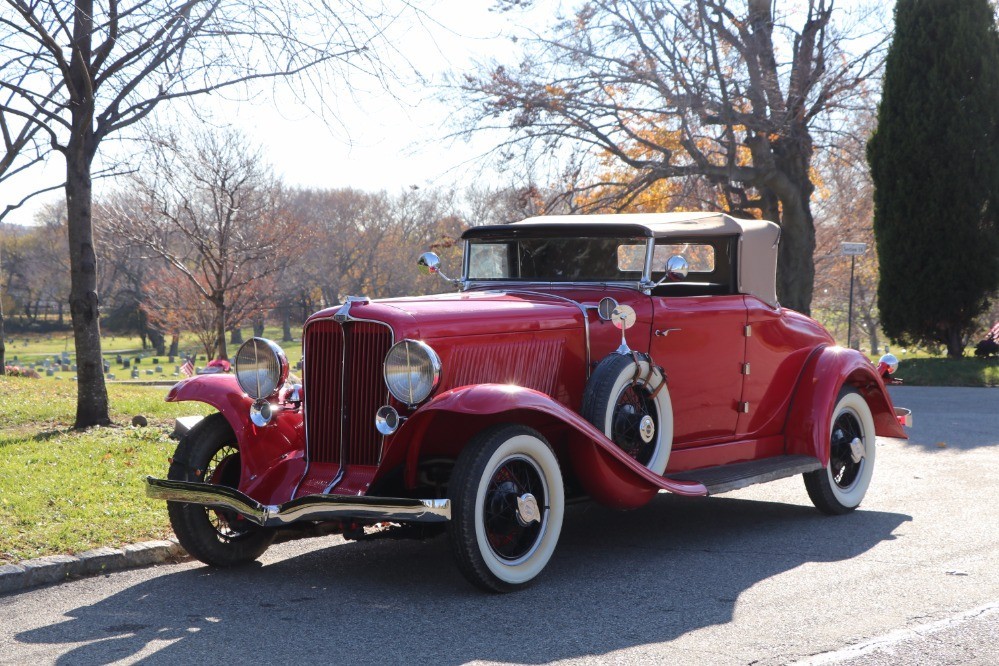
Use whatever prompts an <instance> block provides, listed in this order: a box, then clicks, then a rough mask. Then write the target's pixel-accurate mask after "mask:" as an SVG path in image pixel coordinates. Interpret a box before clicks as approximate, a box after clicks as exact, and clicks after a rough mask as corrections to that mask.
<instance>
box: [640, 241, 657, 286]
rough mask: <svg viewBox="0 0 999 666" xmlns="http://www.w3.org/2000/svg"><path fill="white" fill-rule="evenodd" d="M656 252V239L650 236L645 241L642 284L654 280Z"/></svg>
mask: <svg viewBox="0 0 999 666" xmlns="http://www.w3.org/2000/svg"><path fill="white" fill-rule="evenodd" d="M655 254H656V239H655V238H649V239H648V240H647V241H646V242H645V270H644V271H642V284H649V283H651V282H652V261H653V260H654V259H655ZM650 293H651V290H650Z"/></svg>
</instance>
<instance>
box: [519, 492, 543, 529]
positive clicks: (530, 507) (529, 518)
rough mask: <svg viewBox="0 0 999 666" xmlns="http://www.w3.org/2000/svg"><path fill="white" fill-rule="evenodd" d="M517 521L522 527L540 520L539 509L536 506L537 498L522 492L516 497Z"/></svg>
mask: <svg viewBox="0 0 999 666" xmlns="http://www.w3.org/2000/svg"><path fill="white" fill-rule="evenodd" d="M517 522H519V523H520V524H521V525H523V526H524V527H527V526H528V525H530V524H531V523H540V522H541V509H539V508H538V500H536V499H535V498H534V495H532V494H531V493H524V494H523V495H521V496H520V497H518V498H517Z"/></svg>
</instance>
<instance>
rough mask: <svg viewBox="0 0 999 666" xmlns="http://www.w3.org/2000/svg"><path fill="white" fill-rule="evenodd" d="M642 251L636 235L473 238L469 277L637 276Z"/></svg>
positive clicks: (596, 279) (594, 279)
mask: <svg viewBox="0 0 999 666" xmlns="http://www.w3.org/2000/svg"><path fill="white" fill-rule="evenodd" d="M645 251H646V241H645V239H635V238H606V237H604V238H516V239H481V240H479V239H472V240H470V241H469V246H468V276H467V279H469V280H524V281H536V282H638V281H639V280H641V279H642V273H643V269H644V268H645Z"/></svg>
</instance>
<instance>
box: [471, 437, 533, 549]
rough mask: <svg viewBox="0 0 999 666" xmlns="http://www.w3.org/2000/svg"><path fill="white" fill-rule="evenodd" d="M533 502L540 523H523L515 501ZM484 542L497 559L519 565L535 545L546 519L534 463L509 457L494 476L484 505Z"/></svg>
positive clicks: (518, 457)
mask: <svg viewBox="0 0 999 666" xmlns="http://www.w3.org/2000/svg"><path fill="white" fill-rule="evenodd" d="M528 495H529V496H531V497H533V498H534V500H535V502H536V503H537V505H538V507H539V509H541V511H542V514H541V516H542V517H541V519H540V520H536V521H530V522H525V520H524V517H523V516H522V515H521V513H520V509H519V506H518V499H522V498H524V497H525V496H528ZM483 504H484V505H483V521H484V523H485V527H486V538H487V539H488V540H489V546H490V548H492V550H493V552H494V553H496V555H497V556H498V557H500V558H502V559H504V560H510V561H518V560H520V559H522V558H524V557H526V556H527V555H529V554H530V553H531V552H533V550H534V549H535V548H536V547H537V545H538V537H539V536H540V535H541V533H542V532H543V531H544V523H545V520H546V519H547V507H548V505H547V489H546V488H545V483H544V479H543V478H542V476H541V471H540V470H539V469H538V467H537V463H535V462H534V461H532V460H530V459H528V458H526V457H524V456H511V457H510V458H508V459H507V460H504V461H503V462H502V463H500V465H499V467H498V468H497V469H496V471H495V472H493V476H492V479H490V481H489V486H488V488H487V489H486V497H485V502H484V503H483Z"/></svg>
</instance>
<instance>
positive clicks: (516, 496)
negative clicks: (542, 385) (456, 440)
mask: <svg viewBox="0 0 999 666" xmlns="http://www.w3.org/2000/svg"><path fill="white" fill-rule="evenodd" d="M448 497H449V499H450V500H451V503H452V505H451V506H452V508H451V521H450V522H449V523H448V527H447V529H448V535H449V536H450V542H451V552H452V553H453V555H454V558H455V562H456V563H457V564H458V568H459V569H460V570H461V573H462V574H463V575H464V576H465V577H466V578H467V579H468V580H469V581H470V582H471V583H472V584H473V585H476V586H478V587H480V588H482V589H484V590H489V591H491V592H509V591H511V590H515V589H518V588H520V587H522V586H524V585H527V584H529V583H530V582H531V581H532V580H534V578H535V577H536V576H537V575H538V574H540V573H541V571H542V570H543V569H544V568H545V566H546V565H547V564H548V561H549V560H550V559H551V556H552V553H554V552H555V546H556V544H557V543H558V537H559V534H560V533H561V531H562V518H563V516H564V513H565V488H564V487H563V485H562V471H561V469H560V467H559V463H558V458H557V457H556V456H555V452H554V451H553V450H552V448H551V446H550V445H549V444H548V441H547V440H546V439H545V438H544V436H543V435H542V434H541V433H539V432H538V431H536V430H533V429H531V428H528V427H526V426H522V425H517V424H513V423H504V424H497V425H495V426H491V427H489V428H486V429H485V430H483V431H482V432H480V433H478V434H477V435H475V437H473V438H472V439H471V440H470V441H469V442H468V444H467V445H466V446H465V448H464V450H463V451H462V452H461V455H459V456H458V460H457V462H456V463H455V466H454V471H453V472H452V474H451V478H450V481H449V483H448Z"/></svg>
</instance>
